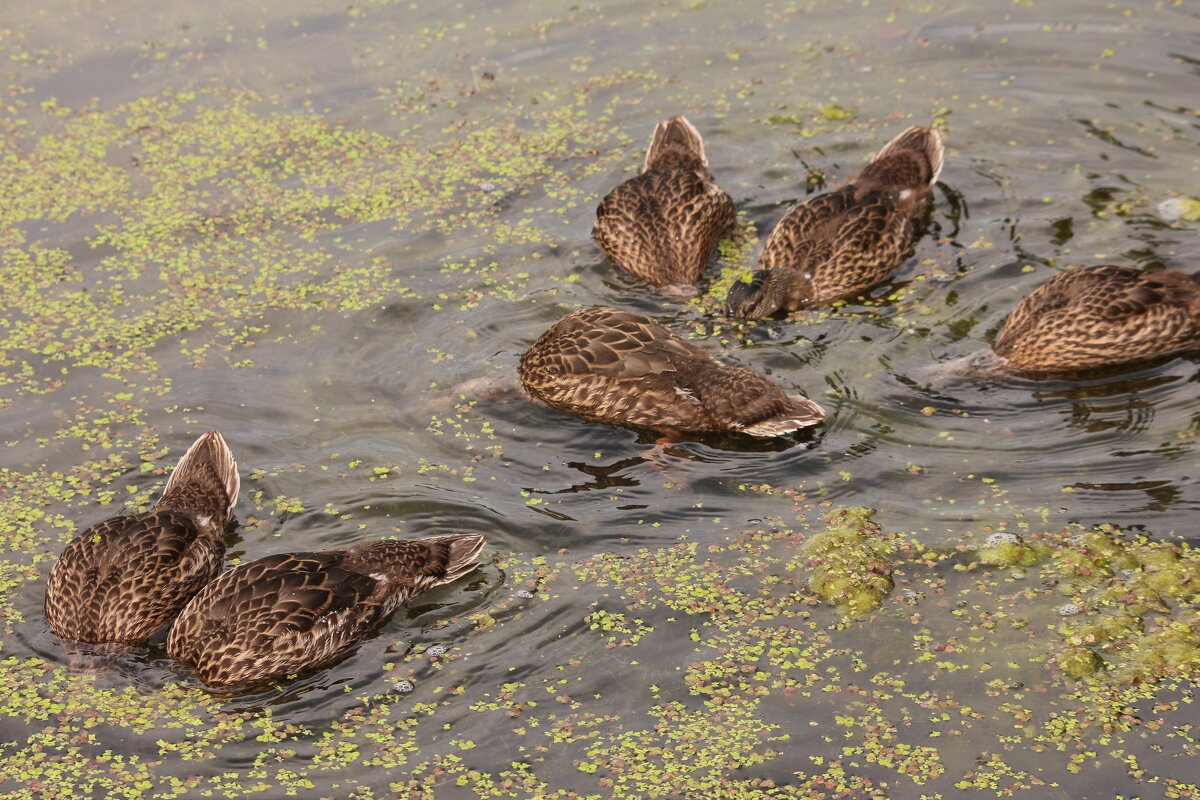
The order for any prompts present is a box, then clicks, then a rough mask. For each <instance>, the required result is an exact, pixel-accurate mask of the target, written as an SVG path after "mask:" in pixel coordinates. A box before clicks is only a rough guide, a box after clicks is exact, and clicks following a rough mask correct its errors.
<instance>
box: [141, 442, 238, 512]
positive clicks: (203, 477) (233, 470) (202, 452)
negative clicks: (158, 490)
mask: <svg viewBox="0 0 1200 800" xmlns="http://www.w3.org/2000/svg"><path fill="white" fill-rule="evenodd" d="M241 485H242V483H241V479H240V478H239V477H238V468H237V462H236V461H234V459H233V453H232V452H230V450H229V446H228V445H226V444H225V438H224V437H223V436H221V434H220V433H218V432H216V431H209V432H208V433H206V434H204V435H203V436H201V437H200V438H199V439H197V440H196V441H195V442H193V443H192V446H191V447H189V448H188V451H187V452H186V453H184V454H183V457H182V458H180V459H179V463H178V464H176V465H175V470H174V471H173V472H172V473H171V477H170V479H169V480H168V481H167V486H166V488H165V489H163V494H162V498H161V499H159V501H158V504H157V506H156V507H157V508H160V509H174V510H178V511H183V512H186V513H190V514H211V513H215V512H217V511H220V512H222V513H224V514H225V515H226V516H228V515H229V514H231V513H232V512H233V507H234V505H236V504H237V499H238V492H239V491H240V490H241Z"/></svg>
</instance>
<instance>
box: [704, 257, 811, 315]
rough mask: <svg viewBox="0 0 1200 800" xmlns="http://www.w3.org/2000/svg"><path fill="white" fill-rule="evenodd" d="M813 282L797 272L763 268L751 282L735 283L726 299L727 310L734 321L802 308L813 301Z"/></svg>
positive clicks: (755, 273)
mask: <svg viewBox="0 0 1200 800" xmlns="http://www.w3.org/2000/svg"><path fill="white" fill-rule="evenodd" d="M811 296H812V283H811V281H810V280H808V279H806V278H804V277H801V276H800V275H799V274H797V273H796V272H795V271H794V270H790V269H786V268H781V269H760V270H756V271H755V272H754V274H753V275H752V276H751V277H750V282H749V283H743V282H741V281H739V282H737V283H735V284H734V285H733V287H732V288H730V290H729V295H728V296H727V297H726V298H725V310H726V313H727V314H729V316H731V317H733V318H734V319H739V320H746V319H760V318H762V317H769V316H771V315H772V314H776V313H778V312H780V311H786V310H788V309H793V308H803V307H804V306H806V305H808V303H809V302H810V301H811Z"/></svg>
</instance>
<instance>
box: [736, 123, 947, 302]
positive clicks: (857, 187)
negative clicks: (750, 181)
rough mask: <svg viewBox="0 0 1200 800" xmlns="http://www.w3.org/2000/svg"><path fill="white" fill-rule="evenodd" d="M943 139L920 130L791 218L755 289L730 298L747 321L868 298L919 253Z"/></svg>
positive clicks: (774, 234)
mask: <svg viewBox="0 0 1200 800" xmlns="http://www.w3.org/2000/svg"><path fill="white" fill-rule="evenodd" d="M943 159H944V149H943V146H942V137H941V135H940V134H938V132H937V131H936V130H934V129H932V128H922V127H920V126H916V125H914V126H913V127H911V128H909V129H907V130H906V131H904V132H903V133H901V134H899V135H898V136H896V137H895V138H894V139H892V140H891V141H890V142H888V143H887V144H886V145H885V146H884V148H883V149H882V150H880V151H879V154H878V155H876V156H875V158H874V159H873V160H872V161H871V163H870V164H868V165H867V166H866V168H864V169H863V171H862V172H860V173H859V174H858V175H857V176H856V177H855V178H852V179H851V180H850V181H849V182H847V183H846V184H844V185H843V186H841V187H840V188H838V189H835V190H834V191H832V192H827V193H826V194H822V195H818V196H817V197H814V198H812V199H811V200H807V201H805V202H803V203H801V204H800V205H798V206H796V207H795V208H793V209H792V210H791V211H789V212H788V213H787V214H786V215H785V216H784V217H783V219H781V220H779V223H778V224H777V225H776V226H775V228H774V230H772V231H771V235H770V236H768V237H767V241H766V244H764V245H763V249H762V253H761V255H760V256H759V261H758V270H757V271H755V272H754V273H753V275H752V276H751V280H750V282H749V283H746V282H737V283H735V284H734V285H733V287H732V288H731V289H730V291H729V294H728V296H727V298H726V306H727V311H728V313H729V315H730V316H731V317H733V318H735V319H739V320H747V319H756V318H761V317H769V316H771V315H773V314H776V313H778V312H781V311H795V310H797V309H801V308H807V307H809V306H815V305H826V304H829V303H832V302H835V301H837V300H847V299H850V298H853V297H857V296H859V295H861V294H862V293H863V292H866V291H867V290H868V289H870V288H871V287H872V286H874V285H876V284H877V283H879V282H880V281H883V280H885V279H887V278H888V277H889V276H890V275H891V274H892V272H893V271H894V270H895V269H896V267H898V266H899V265H900V264H901V263H903V262H904V261H906V260H907V259H908V258H909V257H910V256H912V254H913V253H914V252H915V251H916V240H917V239H918V238H919V237H920V235H921V233H922V232H923V229H924V220H925V215H926V212H927V211H928V209H929V205H930V202H931V200H932V197H933V186H934V184H935V183H937V179H938V175H940V174H941V171H942V161H943Z"/></svg>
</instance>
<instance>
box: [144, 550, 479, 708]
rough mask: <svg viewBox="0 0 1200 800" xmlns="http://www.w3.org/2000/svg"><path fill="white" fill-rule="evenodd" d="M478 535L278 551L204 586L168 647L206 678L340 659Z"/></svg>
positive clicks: (237, 683) (252, 677)
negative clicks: (309, 551) (328, 548)
mask: <svg viewBox="0 0 1200 800" xmlns="http://www.w3.org/2000/svg"><path fill="white" fill-rule="evenodd" d="M483 542H484V537H483V536H482V535H480V534H456V535H450V536H441V537H433V538H428V539H415V540H388V541H381V542H370V543H366V544H364V545H360V546H358V547H355V548H352V549H350V550H326V551H322V552H315V553H283V554H279V555H273V556H267V557H266V558H261V559H259V560H257V561H253V562H251V563H249V564H244V565H242V566H239V567H237V568H235V569H232V570H230V571H228V572H226V573H224V574H223V575H221V576H220V577H219V578H217V579H216V580H215V581H213V582H212V583H210V584H209V585H208V586H206V587H205V588H204V589H203V590H202V591H201V592H200V593H199V594H197V595H196V596H195V597H194V598H193V599H192V601H191V602H190V603H188V605H187V606H186V607H185V608H184V609H183V611H182V612H181V613H180V615H179V619H178V620H177V621H176V623H175V626H174V627H173V628H172V629H171V634H170V637H169V638H168V640H167V652H168V654H169V655H170V656H171V657H172V658H175V659H178V660H180V661H183V662H185V663H188V664H190V665H191V666H192V667H193V668H194V669H195V670H196V674H197V675H199V677H200V679H201V680H202V681H204V683H205V684H207V685H208V686H209V687H211V688H214V689H229V688H235V687H242V686H251V685H254V684H258V683H262V682H264V681H267V680H273V679H278V678H283V677H285V676H287V675H289V674H292V673H295V672H298V671H300V670H302V669H306V668H309V667H316V666H321V665H323V664H327V663H329V662H330V661H332V660H334V659H336V658H338V657H339V656H341V655H342V654H344V653H346V652H347V651H348V650H349V649H350V648H352V647H353V646H354V645H356V644H357V643H358V642H359V641H360V640H361V639H363V638H364V637H365V636H367V635H368V634H370V633H371V631H373V630H374V629H375V628H376V627H377V626H378V625H379V624H380V622H382V620H383V618H384V617H385V616H387V615H388V614H390V613H391V612H392V611H393V610H395V608H396V607H397V606H398V605H400V604H401V603H404V602H407V601H408V600H409V599H410V598H412V597H413V596H415V595H417V594H419V593H420V592H423V591H425V590H427V589H429V588H431V587H433V586H437V585H439V584H442V583H449V582H450V581H452V580H455V579H457V578H458V577H460V576H462V575H464V574H466V573H467V572H469V571H470V570H472V569H473V568H474V563H475V557H476V556H477V555H478V553H479V550H480V548H481V547H482V546H483Z"/></svg>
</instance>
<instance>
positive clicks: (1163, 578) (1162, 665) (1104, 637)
mask: <svg viewBox="0 0 1200 800" xmlns="http://www.w3.org/2000/svg"><path fill="white" fill-rule="evenodd" d="M1051 570H1052V572H1053V573H1054V575H1055V577H1057V578H1058V579H1059V580H1060V581H1062V583H1061V584H1060V586H1059V591H1062V592H1067V593H1070V594H1072V595H1073V596H1074V598H1075V604H1078V605H1080V606H1081V607H1084V606H1085V607H1087V608H1090V609H1092V610H1093V613H1092V614H1091V615H1090V616H1088V617H1083V618H1081V619H1080V620H1079V621H1072V622H1069V623H1065V624H1064V625H1062V626H1061V627H1060V628H1059V634H1060V635H1061V636H1062V637H1063V641H1064V643H1065V645H1066V649H1064V650H1063V651H1062V652H1060V653H1059V654H1058V656H1057V657H1056V661H1057V662H1058V666H1059V667H1060V668H1061V669H1062V671H1063V672H1064V673H1065V674H1066V675H1069V676H1071V677H1074V678H1086V677H1090V676H1092V675H1095V674H1096V672H1097V671H1098V668H1096V669H1093V668H1092V667H1095V666H1096V662H1099V663H1104V661H1105V660H1107V661H1108V663H1109V664H1110V665H1111V670H1110V671H1109V676H1110V677H1111V679H1112V680H1113V681H1114V682H1116V683H1118V684H1126V685H1128V684H1139V683H1143V682H1146V681H1151V680H1155V679H1158V678H1162V677H1165V676H1169V675H1193V676H1194V675H1196V674H1197V673H1198V672H1200V613H1197V611H1196V610H1195V608H1194V605H1195V602H1196V598H1197V594H1198V592H1200V553H1198V552H1197V551H1196V550H1193V549H1191V548H1188V547H1186V546H1181V545H1178V544H1175V543H1171V542H1160V541H1152V540H1148V539H1145V538H1138V539H1137V540H1134V541H1123V540H1122V539H1121V532H1120V531H1119V530H1118V529H1117V528H1115V527H1114V526H1112V525H1101V526H1098V527H1097V528H1095V529H1093V530H1090V531H1085V532H1083V533H1079V534H1075V535H1073V536H1071V537H1070V538H1068V539H1066V540H1065V541H1064V542H1063V546H1062V547H1061V549H1059V550H1057V551H1056V552H1055V553H1054V557H1053V559H1052V564H1051ZM1097 650H1100V651H1102V652H1103V653H1104V654H1105V659H1102V658H1101V656H1100V655H1099V653H1097V652H1096V651H1097ZM1088 654H1090V656H1089V655H1088ZM1089 665H1090V666H1089Z"/></svg>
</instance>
